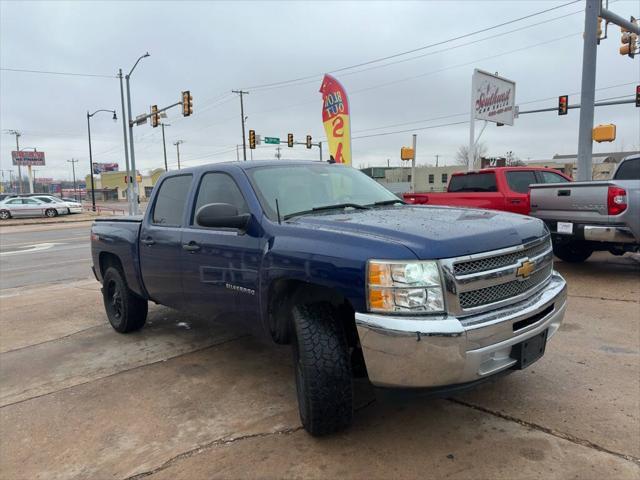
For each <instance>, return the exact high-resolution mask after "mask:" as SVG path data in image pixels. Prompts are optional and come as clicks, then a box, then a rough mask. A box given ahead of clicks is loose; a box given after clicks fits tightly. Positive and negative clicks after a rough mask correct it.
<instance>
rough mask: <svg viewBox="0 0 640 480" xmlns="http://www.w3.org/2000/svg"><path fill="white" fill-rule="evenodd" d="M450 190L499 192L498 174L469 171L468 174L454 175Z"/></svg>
mask: <svg viewBox="0 0 640 480" xmlns="http://www.w3.org/2000/svg"><path fill="white" fill-rule="evenodd" d="M448 191H449V192H497V191H498V187H497V185H496V174H495V173H493V172H489V173H467V174H466V175H453V176H452V177H451V181H450V182H449V188H448Z"/></svg>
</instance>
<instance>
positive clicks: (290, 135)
mask: <svg viewBox="0 0 640 480" xmlns="http://www.w3.org/2000/svg"><path fill="white" fill-rule="evenodd" d="M287 146H289V147H293V133H287Z"/></svg>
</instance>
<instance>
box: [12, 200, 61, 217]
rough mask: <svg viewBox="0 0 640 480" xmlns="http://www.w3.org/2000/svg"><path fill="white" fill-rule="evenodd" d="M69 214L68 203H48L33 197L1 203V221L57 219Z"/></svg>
mask: <svg viewBox="0 0 640 480" xmlns="http://www.w3.org/2000/svg"><path fill="white" fill-rule="evenodd" d="M67 213H69V207H68V206H67V204H66V203H53V202H51V203H47V202H43V201H42V200H38V199H37V198H33V197H14V198H7V199H6V200H3V201H2V202H0V220H7V219H9V218H12V217H49V218H53V217H57V216H58V215H65V214H67Z"/></svg>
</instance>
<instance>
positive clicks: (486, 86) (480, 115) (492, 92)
mask: <svg viewBox="0 0 640 480" xmlns="http://www.w3.org/2000/svg"><path fill="white" fill-rule="evenodd" d="M515 101H516V82H513V81H511V80H508V79H506V78H503V77H499V76H498V75H493V74H491V73H488V72H484V71H482V70H478V69H475V70H474V71H473V79H472V81H471V108H472V109H473V110H472V112H473V118H474V119H476V120H486V121H488V122H494V123H502V124H505V125H513V118H514V113H515Z"/></svg>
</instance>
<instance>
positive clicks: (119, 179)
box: [86, 168, 164, 201]
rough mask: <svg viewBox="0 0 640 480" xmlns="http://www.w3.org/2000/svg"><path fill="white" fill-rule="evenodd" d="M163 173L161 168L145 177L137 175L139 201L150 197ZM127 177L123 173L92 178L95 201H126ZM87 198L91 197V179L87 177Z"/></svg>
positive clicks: (106, 173) (104, 174)
mask: <svg viewBox="0 0 640 480" xmlns="http://www.w3.org/2000/svg"><path fill="white" fill-rule="evenodd" d="M163 173H164V169H163V168H156V169H154V170H151V171H150V172H149V173H148V174H146V175H140V174H138V185H139V193H140V199H145V198H148V197H149V196H150V195H151V191H152V190H153V187H154V185H155V184H156V182H157V181H158V178H160V175H162V174H163ZM126 179H127V175H126V173H125V172H121V171H115V172H102V173H100V174H99V175H94V176H93V184H94V187H95V193H96V200H105V201H108V200H111V201H113V200H126V199H127V181H126ZM86 182H87V197H90V196H91V177H90V176H89V175H87V177H86Z"/></svg>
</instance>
